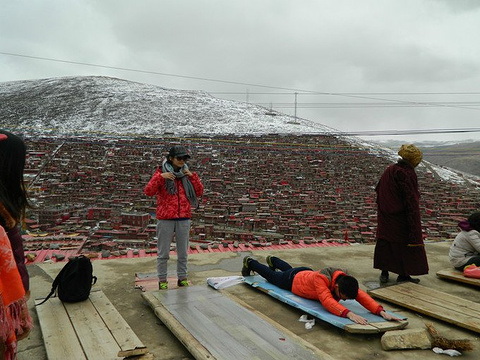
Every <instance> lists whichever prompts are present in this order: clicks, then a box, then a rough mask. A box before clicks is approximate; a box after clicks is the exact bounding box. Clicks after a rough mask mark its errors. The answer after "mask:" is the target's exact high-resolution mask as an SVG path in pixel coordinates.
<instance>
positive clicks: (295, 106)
mask: <svg viewBox="0 0 480 360" xmlns="http://www.w3.org/2000/svg"><path fill="white" fill-rule="evenodd" d="M295 122H297V92H295Z"/></svg>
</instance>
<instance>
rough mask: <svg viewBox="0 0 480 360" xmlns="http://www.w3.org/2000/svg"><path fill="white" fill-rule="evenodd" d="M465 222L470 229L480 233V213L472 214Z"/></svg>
mask: <svg viewBox="0 0 480 360" xmlns="http://www.w3.org/2000/svg"><path fill="white" fill-rule="evenodd" d="M467 220H468V223H469V224H470V226H471V227H472V228H474V229H475V230H477V231H479V232H480V212H476V213H473V214H472V215H470V216H469V217H468V219H467Z"/></svg>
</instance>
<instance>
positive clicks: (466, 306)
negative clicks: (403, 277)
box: [368, 283, 480, 332]
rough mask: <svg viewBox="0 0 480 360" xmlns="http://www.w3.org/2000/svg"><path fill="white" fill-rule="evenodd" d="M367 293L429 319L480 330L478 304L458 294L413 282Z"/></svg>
mask: <svg viewBox="0 0 480 360" xmlns="http://www.w3.org/2000/svg"><path fill="white" fill-rule="evenodd" d="M368 293H369V294H370V295H372V296H373V297H376V298H379V299H382V300H385V301H389V302H391V303H394V304H397V305H400V306H403V307H406V308H408V309H411V310H414V311H417V312H419V313H422V314H425V315H428V316H431V317H433V318H436V319H440V320H443V321H446V322H448V323H451V324H455V325H457V326H460V327H463V328H466V329H469V330H472V331H475V332H480V305H479V304H477V303H474V302H471V301H468V300H465V299H462V298H460V297H457V296H453V295H449V294H446V293H444V292H441V291H437V290H434V289H430V288H427V287H425V286H422V285H418V284H413V283H403V284H399V285H394V286H388V287H383V288H378V289H374V290H370V291H369V292H368Z"/></svg>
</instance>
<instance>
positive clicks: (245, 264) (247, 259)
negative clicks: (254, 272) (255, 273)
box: [242, 256, 253, 276]
mask: <svg viewBox="0 0 480 360" xmlns="http://www.w3.org/2000/svg"><path fill="white" fill-rule="evenodd" d="M251 260H253V259H252V258H251V257H250V256H245V257H244V258H243V267H242V276H250V275H251V270H250V269H249V268H248V263H249V262H250V261H251Z"/></svg>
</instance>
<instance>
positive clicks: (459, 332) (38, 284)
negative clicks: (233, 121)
mask: <svg viewBox="0 0 480 360" xmlns="http://www.w3.org/2000/svg"><path fill="white" fill-rule="evenodd" d="M449 245H450V242H445V243H435V244H427V245H426V250H427V256H428V260H429V265H430V274H429V275H426V276H421V277H420V279H421V282H420V284H421V285H423V286H427V287H431V288H434V289H437V290H440V291H442V292H446V293H449V294H452V295H455V296H459V297H462V298H464V299H467V300H471V301H478V289H477V288H475V287H472V286H470V285H467V284H461V283H456V282H450V281H445V280H441V279H439V278H438V277H437V276H436V272H437V271H439V270H442V269H445V268H448V267H449V262H448V248H449ZM373 250H374V246H373V245H358V246H346V247H325V248H321V247H318V248H304V249H291V250H290V249H287V250H276V251H271V253H272V254H274V255H276V256H279V257H282V258H284V259H285V260H287V261H289V262H290V263H292V264H294V265H305V266H310V267H313V268H322V267H325V266H339V267H343V268H347V269H348V270H349V271H350V273H351V274H352V275H354V276H355V277H357V278H358V280H359V282H360V286H361V287H362V288H363V289H364V290H368V289H369V288H372V287H375V286H379V281H378V277H379V275H380V274H379V271H377V270H374V269H373V268H372V264H373ZM269 253H270V252H266V251H264V250H256V249H250V251H246V252H219V253H202V254H193V255H190V258H189V271H190V277H189V279H190V280H191V282H192V283H193V284H194V285H195V284H204V283H205V281H206V278H207V277H215V276H228V275H239V273H240V269H241V266H242V259H243V257H244V256H246V255H252V256H254V257H257V258H258V259H260V260H263V259H264V258H265V256H266V255H268V254H269ZM173 260H174V259H173V258H172V260H171V261H170V263H169V269H172V274H173V273H174V269H175V262H174V261H173ZM155 261H156V259H155V258H138V259H135V258H134V259H122V260H104V261H95V262H94V272H95V275H96V276H97V277H98V283H97V285H95V286H96V287H99V288H100V289H101V290H102V291H103V292H104V293H105V295H106V296H107V297H108V298H109V299H110V301H111V302H112V304H113V305H114V306H115V308H116V309H117V310H118V312H119V313H120V314H121V315H122V317H123V318H124V319H125V320H126V322H127V323H128V324H129V325H130V327H131V328H132V330H133V331H134V332H135V333H136V334H137V336H138V337H139V339H140V340H141V341H142V343H143V344H144V345H145V346H146V347H147V348H148V350H149V352H150V353H152V354H153V355H154V356H155V358H156V359H171V360H174V359H175V360H178V359H193V357H192V356H191V354H190V353H189V351H188V350H187V349H186V348H185V347H184V346H183V345H182V343H181V342H180V341H178V339H177V338H176V337H175V336H174V335H173V334H172V332H171V331H170V330H169V329H168V328H167V327H166V326H165V325H164V324H162V322H161V321H160V320H159V319H158V318H157V317H156V316H155V314H154V312H153V311H152V309H151V308H150V307H149V306H148V304H147V303H146V301H144V300H143V298H142V296H141V293H142V292H141V290H138V289H135V286H134V283H135V273H148V272H152V271H154V270H155ZM63 265H64V264H63V263H59V264H54V263H51V264H36V265H29V266H28V270H29V273H30V276H31V290H32V298H31V300H30V308H31V309H32V315H33V316H34V318H35V328H34V329H33V331H32V332H31V334H30V336H29V337H28V338H27V339H25V340H23V341H21V342H20V343H19V350H20V351H19V359H20V360H30V359H35V360H46V359H47V357H46V352H45V348H44V346H43V340H42V338H41V331H40V327H39V324H38V319H37V316H36V313H35V310H34V309H33V301H34V300H33V299H34V298H36V297H37V298H38V297H44V296H46V295H47V294H48V292H49V291H50V288H51V281H52V280H51V278H52V277H54V276H55V275H56V274H57V273H58V271H59V270H60V268H61V267H62V266H63ZM391 278H392V279H394V277H393V276H391ZM391 281H393V280H391ZM223 291H226V292H228V293H229V294H232V295H234V296H236V297H237V298H239V299H240V300H241V301H243V302H244V303H246V304H248V305H249V306H251V307H252V308H253V309H255V310H256V311H258V312H259V313H261V314H263V315H265V316H266V317H268V318H270V319H272V320H273V321H275V322H277V323H278V324H280V325H281V326H282V327H284V328H286V329H288V330H289V331H291V332H292V333H294V334H295V335H297V336H299V337H300V338H302V340H304V341H306V342H308V343H310V344H312V345H313V346H315V347H317V348H318V349H320V350H322V351H324V352H325V353H327V354H328V355H330V356H332V357H333V358H335V359H338V360H360V359H388V360H403V359H407V358H415V357H416V358H421V359H427V360H430V359H431V360H433V359H439V355H437V354H435V353H434V352H433V351H431V350H408V351H390V352H386V351H383V350H382V348H381V344H380V337H381V334H368V335H363V334H348V333H346V332H345V331H343V330H340V329H338V328H336V327H334V326H332V325H329V324H322V323H318V322H317V323H316V324H315V326H314V327H313V328H312V329H311V330H307V329H305V325H304V323H302V322H299V321H298V319H299V317H300V316H301V315H302V312H301V311H299V310H297V309H294V308H292V307H290V306H287V305H284V304H282V303H280V302H279V301H277V300H276V299H273V298H270V297H268V296H265V294H263V293H261V292H259V291H257V290H255V289H253V288H251V287H250V286H248V285H246V284H239V285H235V286H232V287H230V288H227V289H225V290H223ZM381 303H382V305H384V306H385V307H386V308H387V309H389V310H392V311H394V312H396V313H399V314H401V315H403V316H405V317H407V318H408V322H409V325H408V327H407V329H411V328H424V327H425V323H432V324H433V325H434V326H435V328H436V329H437V330H438V332H439V333H440V335H443V336H447V337H448V338H454V339H470V340H472V342H473V343H474V346H475V349H474V351H472V352H467V353H464V354H463V356H462V358H463V359H466V360H467V359H471V360H473V359H479V358H480V343H479V340H478V334H476V333H474V332H472V331H469V330H465V329H462V328H460V327H457V326H454V325H451V324H448V323H445V322H442V321H440V320H436V319H433V318H430V317H428V316H424V315H420V314H415V313H414V312H411V311H409V310H406V309H403V308H400V307H397V306H395V305H391V304H388V303H386V302H381Z"/></svg>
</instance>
